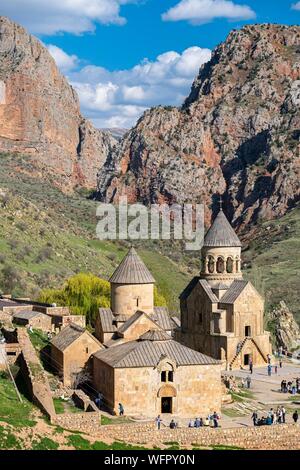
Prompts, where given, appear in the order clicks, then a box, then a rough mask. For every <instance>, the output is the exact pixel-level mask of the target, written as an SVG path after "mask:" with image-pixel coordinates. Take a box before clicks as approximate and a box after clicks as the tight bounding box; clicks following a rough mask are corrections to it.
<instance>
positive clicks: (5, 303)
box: [0, 299, 27, 309]
mask: <svg viewBox="0 0 300 470" xmlns="http://www.w3.org/2000/svg"><path fill="white" fill-rule="evenodd" d="M3 307H27V304H26V303H22V302H15V301H13V300H8V299H7V300H5V299H0V309H2V308H3Z"/></svg>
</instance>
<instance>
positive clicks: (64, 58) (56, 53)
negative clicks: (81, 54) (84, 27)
mask: <svg viewBox="0 0 300 470" xmlns="http://www.w3.org/2000/svg"><path fill="white" fill-rule="evenodd" d="M47 49H48V51H49V52H50V54H51V55H52V57H53V59H54V60H55V62H56V64H57V65H58V67H59V68H60V70H61V71H62V72H63V73H66V72H68V71H69V70H73V69H74V68H75V67H76V65H77V64H78V57H77V56H76V55H68V54H67V53H66V52H65V51H63V50H62V49H60V48H59V47H57V46H54V45H53V44H49V45H48V46H47Z"/></svg>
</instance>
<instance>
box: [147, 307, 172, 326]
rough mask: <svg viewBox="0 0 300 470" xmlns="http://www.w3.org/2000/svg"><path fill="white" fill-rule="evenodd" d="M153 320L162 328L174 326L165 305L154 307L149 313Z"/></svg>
mask: <svg viewBox="0 0 300 470" xmlns="http://www.w3.org/2000/svg"><path fill="white" fill-rule="evenodd" d="M150 317H151V318H152V320H153V321H155V323H157V324H158V325H159V326H160V328H162V329H163V330H173V329H174V328H176V325H175V324H174V321H173V320H172V318H171V317H170V314H169V310H168V308H167V307H154V312H153V313H152V314H151V315H150Z"/></svg>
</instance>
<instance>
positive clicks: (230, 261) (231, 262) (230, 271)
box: [226, 258, 233, 274]
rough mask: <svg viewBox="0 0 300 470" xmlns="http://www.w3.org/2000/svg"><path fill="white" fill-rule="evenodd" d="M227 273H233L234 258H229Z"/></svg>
mask: <svg viewBox="0 0 300 470" xmlns="http://www.w3.org/2000/svg"><path fill="white" fill-rule="evenodd" d="M226 271H227V272H228V273H229V274H231V273H233V259H232V258H227V261H226Z"/></svg>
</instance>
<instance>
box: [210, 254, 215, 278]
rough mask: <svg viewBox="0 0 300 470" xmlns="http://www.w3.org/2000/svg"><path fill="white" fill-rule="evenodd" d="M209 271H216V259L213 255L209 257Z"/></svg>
mask: <svg viewBox="0 0 300 470" xmlns="http://www.w3.org/2000/svg"><path fill="white" fill-rule="evenodd" d="M208 272H209V274H213V273H214V272H215V259H214V257H213V256H209V257H208Z"/></svg>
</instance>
